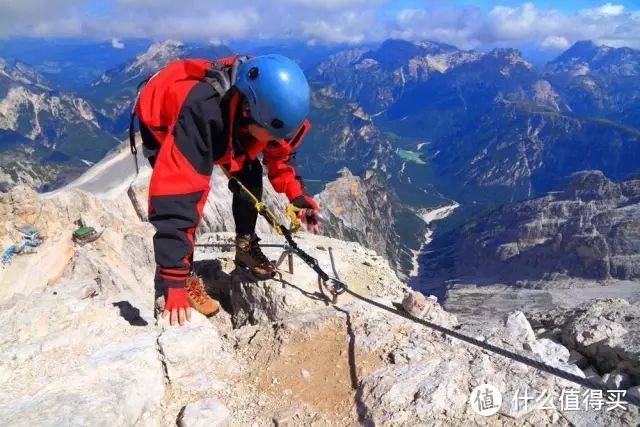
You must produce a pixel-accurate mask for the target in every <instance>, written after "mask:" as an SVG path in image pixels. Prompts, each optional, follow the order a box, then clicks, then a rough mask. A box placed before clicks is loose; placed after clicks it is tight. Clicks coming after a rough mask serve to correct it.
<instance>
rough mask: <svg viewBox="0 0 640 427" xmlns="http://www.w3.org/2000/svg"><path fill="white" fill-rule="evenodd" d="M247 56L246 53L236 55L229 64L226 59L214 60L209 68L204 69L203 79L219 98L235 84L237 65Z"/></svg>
mask: <svg viewBox="0 0 640 427" xmlns="http://www.w3.org/2000/svg"><path fill="white" fill-rule="evenodd" d="M248 58H249V57H248V56H246V55H243V56H240V55H239V56H236V57H235V58H234V59H233V62H232V63H231V65H230V66H229V64H228V62H229V61H226V60H223V61H214V62H213V63H212V65H211V68H209V69H208V70H206V71H205V74H204V81H205V82H207V83H208V84H210V85H211V87H213V90H215V91H216V93H217V94H218V95H219V96H220V98H223V97H224V96H225V95H226V94H227V92H229V90H230V89H231V88H232V87H233V86H234V85H235V84H236V76H237V75H238V67H239V66H240V64H242V63H243V62H244V61H246V60H247V59H248ZM225 59H226V58H225Z"/></svg>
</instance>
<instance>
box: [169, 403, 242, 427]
mask: <svg viewBox="0 0 640 427" xmlns="http://www.w3.org/2000/svg"><path fill="white" fill-rule="evenodd" d="M229 415H230V414H229V410H228V409H227V408H226V407H225V406H224V405H223V404H222V403H221V402H220V401H219V400H217V399H214V398H207V399H201V400H198V401H196V402H193V403H189V404H188V405H187V406H185V407H184V409H183V411H182V415H181V416H180V419H179V420H178V426H180V427H215V426H218V425H220V424H222V423H224V422H225V421H226V420H227V419H228V418H229Z"/></svg>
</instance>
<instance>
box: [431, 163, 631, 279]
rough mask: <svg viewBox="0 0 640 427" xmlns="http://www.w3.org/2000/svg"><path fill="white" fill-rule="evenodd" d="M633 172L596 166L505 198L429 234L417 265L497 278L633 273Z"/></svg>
mask: <svg viewBox="0 0 640 427" xmlns="http://www.w3.org/2000/svg"><path fill="white" fill-rule="evenodd" d="M639 236H640V180H638V179H637V177H630V178H629V179H627V180H624V181H621V182H619V183H615V182H613V181H610V180H609V179H607V178H606V177H605V176H604V175H603V174H602V173H601V172H599V171H586V172H580V173H577V174H575V175H573V176H572V178H571V180H570V182H569V184H568V185H567V186H566V188H565V189H564V190H562V191H559V192H554V193H549V194H548V195H547V196H544V197H541V198H537V199H533V200H529V201H525V202H520V203H515V204H508V205H505V206H503V207H501V208H499V209H497V210H496V211H494V212H492V213H490V214H488V215H487V216H485V217H483V218H480V219H479V220H477V221H473V222H471V223H468V224H466V225H464V226H462V227H461V228H459V229H457V230H455V231H453V232H451V233H449V234H447V235H443V236H441V237H439V238H438V239H437V240H436V241H434V243H433V246H432V247H431V248H432V252H431V253H430V255H429V257H428V258H425V259H424V260H423V261H424V268H425V271H428V272H430V274H434V275H436V276H440V277H445V278H469V277H474V278H484V279H487V278H497V279H498V280H519V279H542V278H546V279H554V278H558V277H563V276H570V277H584V278H593V279H600V280H605V279H610V278H618V279H631V278H638V277H640V239H639Z"/></svg>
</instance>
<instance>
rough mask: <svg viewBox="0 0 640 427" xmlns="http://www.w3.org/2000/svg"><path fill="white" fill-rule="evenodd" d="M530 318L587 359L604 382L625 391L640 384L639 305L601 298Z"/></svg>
mask: <svg viewBox="0 0 640 427" xmlns="http://www.w3.org/2000/svg"><path fill="white" fill-rule="evenodd" d="M529 316H530V318H531V321H532V323H534V324H535V325H537V326H538V327H539V328H543V329H544V333H545V334H546V335H547V336H550V337H553V338H554V339H556V340H558V341H561V342H562V343H563V344H564V345H565V346H567V347H568V348H569V349H571V350H572V351H575V352H577V353H579V354H580V355H582V356H584V357H585V358H586V360H587V363H588V364H589V365H591V366H593V368H594V370H595V371H596V372H597V373H598V375H599V376H600V377H601V380H602V382H603V383H606V384H607V385H608V386H612V388H625V389H626V388H629V387H631V386H637V385H639V384H640V304H639V303H638V302H635V303H633V304H630V303H629V301H628V300H626V299H613V298H609V299H601V300H596V301H589V302H587V303H584V304H582V305H580V306H578V307H576V308H574V309H562V308H558V309H555V310H553V311H551V312H546V313H544V312H542V313H535V314H533V313H532V314H530V315H529Z"/></svg>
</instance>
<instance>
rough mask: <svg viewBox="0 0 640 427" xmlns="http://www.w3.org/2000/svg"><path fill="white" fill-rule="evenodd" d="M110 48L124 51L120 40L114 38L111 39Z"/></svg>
mask: <svg viewBox="0 0 640 427" xmlns="http://www.w3.org/2000/svg"><path fill="white" fill-rule="evenodd" d="M111 46H113V47H114V48H115V49H124V43H122V42H121V41H120V39H117V38H115V37H114V38H112V39H111Z"/></svg>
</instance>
